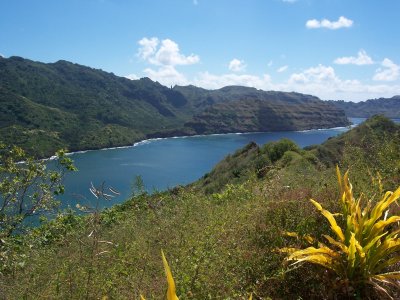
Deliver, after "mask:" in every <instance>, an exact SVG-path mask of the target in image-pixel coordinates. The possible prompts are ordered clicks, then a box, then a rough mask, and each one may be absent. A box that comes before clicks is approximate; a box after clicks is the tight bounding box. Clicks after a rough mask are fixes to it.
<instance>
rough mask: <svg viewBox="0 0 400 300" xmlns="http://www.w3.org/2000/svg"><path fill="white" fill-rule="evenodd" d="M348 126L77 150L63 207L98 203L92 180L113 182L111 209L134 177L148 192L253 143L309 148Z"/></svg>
mask: <svg viewBox="0 0 400 300" xmlns="http://www.w3.org/2000/svg"><path fill="white" fill-rule="evenodd" d="M362 120H363V119H356V118H354V119H352V122H353V123H354V124H359V123H360V122H361V121H362ZM347 130H348V128H333V129H323V130H308V131H291V132H264V133H245V134H235V133H232V134H220V135H207V136H193V137H177V138H166V139H155V140H149V141H144V142H141V143H138V144H136V145H134V146H132V147H126V148H117V149H107V150H96V151H87V152H83V153H74V154H72V155H71V156H70V157H71V158H72V159H73V160H74V163H75V165H76V167H77V168H78V169H79V171H78V172H74V173H70V174H68V175H67V176H66V178H65V194H64V195H63V196H62V197H61V200H62V207H64V208H65V207H68V206H70V207H75V206H76V204H77V203H79V204H82V205H91V203H93V202H95V198H94V196H93V195H92V194H91V193H90V191H89V187H90V185H91V182H93V185H94V186H96V187H98V186H100V185H101V184H102V183H103V182H104V183H105V186H106V187H110V186H111V187H112V188H113V189H115V190H118V191H119V192H120V193H121V195H119V196H117V197H115V198H113V199H112V200H111V201H105V200H102V201H101V203H100V206H101V207H109V206H112V205H114V204H116V203H121V202H123V201H124V200H125V199H127V198H128V197H129V196H130V195H131V190H132V189H131V187H132V184H133V182H134V180H135V177H136V176H140V177H141V178H142V179H143V182H144V185H145V187H146V190H147V191H149V192H152V191H155V190H158V191H161V190H165V189H168V188H172V187H174V186H177V185H185V184H188V183H191V182H193V181H195V180H197V179H199V178H200V177H201V176H203V175H204V174H205V173H207V172H209V171H210V170H211V169H212V167H213V166H214V165H215V164H216V163H218V162H219V161H220V160H222V159H223V158H224V157H225V156H226V155H228V154H230V153H233V152H234V151H236V150H237V149H239V148H241V147H243V146H245V145H246V144H248V143H249V142H252V141H254V142H256V143H257V144H259V145H263V144H265V143H268V142H271V141H278V140H280V139H282V138H288V139H291V140H293V141H294V142H296V143H297V144H298V145H299V146H300V147H305V146H308V145H312V144H320V143H322V142H324V141H325V140H327V139H328V138H329V137H332V136H336V135H338V134H340V133H342V132H345V131H347Z"/></svg>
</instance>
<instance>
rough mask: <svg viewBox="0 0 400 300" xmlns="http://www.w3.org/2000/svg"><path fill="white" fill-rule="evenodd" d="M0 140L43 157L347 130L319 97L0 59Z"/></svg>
mask: <svg viewBox="0 0 400 300" xmlns="http://www.w3.org/2000/svg"><path fill="white" fill-rule="evenodd" d="M0 104H1V108H0V114H1V117H2V118H1V121H0V126H1V127H0V140H2V141H3V142H5V143H7V144H17V145H19V146H22V147H23V148H24V149H25V150H27V151H28V152H30V153H32V154H35V155H37V156H48V155H51V154H53V152H54V151H55V150H57V149H58V148H59V147H64V148H68V149H69V150H70V151H75V150H84V149H98V148H104V147H114V146H122V145H129V144H132V143H133V142H135V141H138V140H142V139H145V138H149V137H160V136H173V135H192V134H199V133H223V132H233V131H241V132H243V131H277V130H300V129H311V128H326V127H335V126H345V125H347V124H348V121H347V119H346V117H345V115H344V113H343V111H342V110H340V109H337V108H335V107H334V106H332V105H331V104H327V103H325V102H323V101H321V100H319V99H318V98H316V97H312V96H308V95H302V94H296V93H280V92H264V91H261V90H256V89H252V88H245V87H237V86H235V87H225V88H222V89H219V90H215V91H208V90H205V89H201V88H196V87H193V86H188V87H179V86H176V87H174V88H167V87H165V86H162V85H161V84H159V83H158V82H153V81H152V80H150V79H149V78H142V79H140V80H129V79H127V78H124V77H118V76H115V75H114V74H112V73H107V72H104V71H102V70H96V69H93V68H90V67H85V66H81V65H78V64H74V63H71V62H67V61H58V62H56V63H48V64H45V63H40V62H34V61H31V60H28V59H23V58H21V57H10V58H3V57H0Z"/></svg>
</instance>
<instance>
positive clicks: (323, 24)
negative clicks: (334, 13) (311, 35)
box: [306, 16, 353, 30]
mask: <svg viewBox="0 0 400 300" xmlns="http://www.w3.org/2000/svg"><path fill="white" fill-rule="evenodd" d="M352 25H353V21H352V20H350V19H347V18H346V17H343V16H341V17H340V18H339V19H338V20H337V21H329V20H327V19H323V20H321V21H318V20H316V19H312V20H308V21H307V22H306V27H307V28H310V29H315V28H328V29H332V30H335V29H339V28H347V27H351V26H352Z"/></svg>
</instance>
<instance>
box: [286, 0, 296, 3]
mask: <svg viewBox="0 0 400 300" xmlns="http://www.w3.org/2000/svg"><path fill="white" fill-rule="evenodd" d="M282 2H286V3H295V2H297V0H282Z"/></svg>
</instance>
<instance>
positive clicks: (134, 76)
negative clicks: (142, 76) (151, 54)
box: [125, 74, 139, 80]
mask: <svg viewBox="0 0 400 300" xmlns="http://www.w3.org/2000/svg"><path fill="white" fill-rule="evenodd" d="M125 78H128V79H130V80H136V79H139V76H137V75H136V74H129V75H126V76H125Z"/></svg>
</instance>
